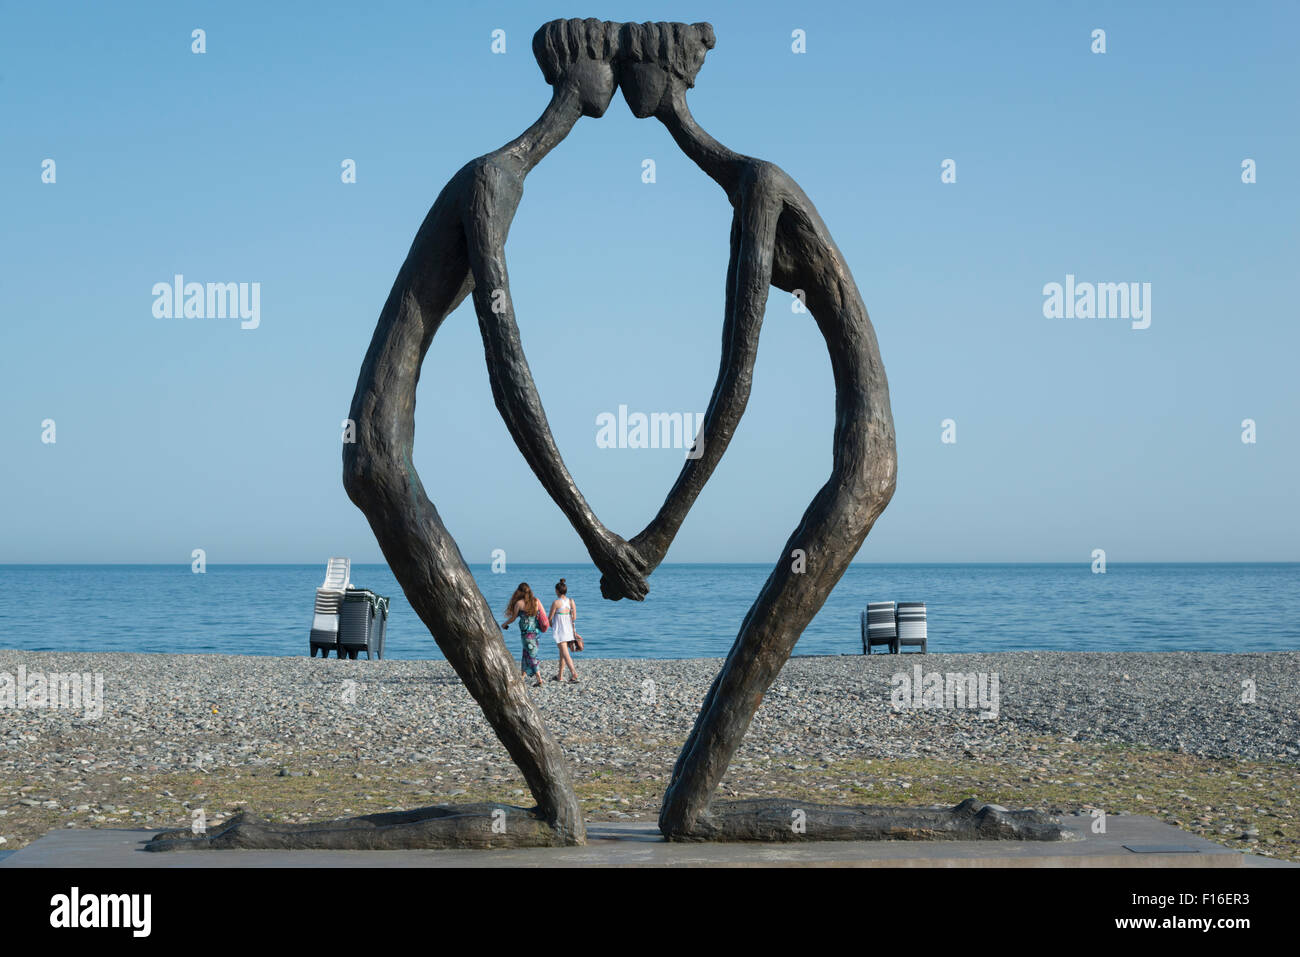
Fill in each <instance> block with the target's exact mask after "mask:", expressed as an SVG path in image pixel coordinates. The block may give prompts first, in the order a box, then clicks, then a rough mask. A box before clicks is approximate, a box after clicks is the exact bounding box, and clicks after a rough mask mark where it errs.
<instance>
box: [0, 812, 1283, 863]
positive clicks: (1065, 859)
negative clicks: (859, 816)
mask: <svg viewBox="0 0 1300 957" xmlns="http://www.w3.org/2000/svg"><path fill="white" fill-rule="evenodd" d="M1062 824H1063V825H1064V827H1065V828H1066V830H1068V831H1070V832H1071V833H1072V834H1074V835H1075V837H1076V839H1075V840H1069V841H828V842H815V841H810V842H806V843H789V842H784V843H781V844H755V843H713V844H710V843H672V842H669V841H665V840H664V839H663V837H662V836H661V835H660V833H659V829H658V827H656V826H655V824H654V822H652V821H645V822H617V823H601V822H588V824H587V844H586V846H585V847H540V848H514V849H510V848H506V849H502V850H495V851H491V852H487V853H485V852H483V851H481V850H434V851H291V850H267V851H241V850H235V851H228V852H226V853H222V854H148V853H145V852H144V851H143V847H144V844H145V842H147V841H148V840H149V839H150V838H152V837H153V836H154V834H156V833H157V832H156V831H128V830H85V829H76V830H57V831H50V832H49V833H48V834H46V835H45V836H44V837H42V838H40V839H39V840H37V841H35V842H33V843H32V844H30V845H28V846H27V847H24V848H22V849H21V850H18V851H16V852H15V853H13V854H11V855H10V856H9V857H7V858H5V859H4V860H0V868H14V867H64V868H75V869H77V870H80V869H83V868H98V867H107V868H147V869H153V868H191V867H197V868H217V869H226V868H243V867H255V868H257V867H273V868H278V867H340V868H349V867H467V868H468V867H489V868H490V867H511V868H514V867H944V868H950V867H955V868H975V867H1133V868H1163V869H1167V868H1182V867H1191V868H1206V867H1214V868H1221V867H1226V868H1236V867H1296V866H1297V865H1294V864H1290V863H1287V862H1283V861H1275V860H1271V859H1269V858H1266V857H1260V856H1256V855H1252V854H1243V853H1241V852H1240V851H1236V850H1233V849H1231V848H1228V847H1224V846H1223V845H1221V844H1215V843H1213V842H1211V841H1207V840H1205V839H1204V838H1201V837H1198V836H1196V835H1195V834H1190V833H1188V832H1186V831H1181V830H1179V829H1178V828H1176V827H1173V826H1171V825H1168V824H1165V823H1164V822H1163V821H1159V820H1156V819H1155V818H1151V817H1138V816H1128V815H1123V816H1120V815H1111V816H1109V817H1108V818H1107V819H1106V833H1105V834H1093V833H1092V829H1091V825H1092V818H1091V817H1088V816H1086V815H1085V816H1079V817H1074V816H1072V815H1067V816H1065V817H1064V818H1062ZM1132 848H1138V850H1133V849H1132Z"/></svg>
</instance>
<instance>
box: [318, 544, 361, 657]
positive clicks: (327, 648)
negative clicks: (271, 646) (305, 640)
mask: <svg viewBox="0 0 1300 957" xmlns="http://www.w3.org/2000/svg"><path fill="white" fill-rule="evenodd" d="M351 583H352V560H351V559H350V558H331V559H330V560H329V564H328V565H327V566H326V567H325V582H324V583H323V584H322V585H321V586H320V588H317V589H316V609H315V613H314V615H313V616H312V620H311V639H310V641H311V656H312V657H313V658H315V657H316V652H317V651H319V652H320V653H321V657H322V658H328V657H329V656H330V652H331V651H337V650H338V647H339V615H340V612H342V610H343V597H344V595H346V594H347V590H348V585H350V584H351Z"/></svg>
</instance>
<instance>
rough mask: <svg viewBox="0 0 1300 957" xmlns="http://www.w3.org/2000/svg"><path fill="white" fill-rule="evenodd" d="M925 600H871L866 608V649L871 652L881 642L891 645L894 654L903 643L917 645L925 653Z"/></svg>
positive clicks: (890, 648) (864, 618) (864, 611)
mask: <svg viewBox="0 0 1300 957" xmlns="http://www.w3.org/2000/svg"><path fill="white" fill-rule="evenodd" d="M926 642H927V634H926V620H925V602H923V601H904V602H898V603H897V604H895V603H894V602H892V601H873V602H868V603H867V607H866V608H865V609H864V610H863V612H862V653H863V654H864V655H869V654H871V649H872V648H874V647H876V646H878V645H885V646H887V647H888V648H889V653H890V654H891V655H896V654H899V653H900V652H901V650H902V647H903V645H911V646H917V645H919V646H920V648H921V653H922V654H925V653H926V651H927V644H926Z"/></svg>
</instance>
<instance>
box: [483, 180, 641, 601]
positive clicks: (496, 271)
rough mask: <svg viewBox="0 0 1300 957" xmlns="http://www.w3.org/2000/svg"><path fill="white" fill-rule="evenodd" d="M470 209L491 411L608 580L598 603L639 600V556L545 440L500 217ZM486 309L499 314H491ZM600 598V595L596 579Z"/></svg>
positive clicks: (552, 441)
mask: <svg viewBox="0 0 1300 957" xmlns="http://www.w3.org/2000/svg"><path fill="white" fill-rule="evenodd" d="M471 208H472V209H473V210H475V212H476V213H477V214H476V215H473V214H472V215H469V216H467V217H466V222H465V238H466V245H467V251H468V254H469V263H470V271H471V274H472V275H473V279H474V294H473V295H474V309H475V312H477V314H478V320H479V329H480V331H481V332H482V335H483V348H484V352H485V353H486V356H487V366H488V376H489V379H490V380H491V383H492V396H493V398H494V399H495V400H496V406H497V409H498V411H500V413H501V417H502V418H503V419H504V420H505V423H506V427H507V428H508V429H509V430H510V435H511V436H512V437H513V438H514V440H515V444H516V445H517V446H518V447H519V451H520V452H522V453H523V455H524V458H525V459H526V460H527V462H528V465H529V467H530V468H532V470H533V472H534V473H535V474H536V475H537V478H538V479H539V480H540V481H541V483H542V486H543V487H544V488H545V489H546V491H547V494H549V495H550V496H551V498H552V499H553V500H554V501H555V504H556V505H558V506H559V507H560V510H561V511H563V512H564V514H565V516H566V517H567V518H568V519H569V522H570V524H572V525H573V528H574V530H575V531H577V533H578V536H579V537H580V538H581V539H582V542H583V544H584V545H585V546H586V547H587V551H588V553H589V554H590V555H591V558H592V561H593V562H594V563H595V564H596V567H597V568H599V569H600V570H601V571H602V572H604V573H605V576H606V577H607V578H609V579H610V586H611V587H610V591H609V593H607V594H606V597H612V598H624V597H627V598H635V599H637V600H640V599H642V598H644V597H645V595H646V593H647V592H648V591H649V588H648V586H647V585H646V583H645V578H644V575H643V574H642V573H641V570H640V567H641V564H642V563H641V561H640V559H639V557H638V556H637V555H636V553H635V552H634V551H633V549H632V548H631V546H629V545H628V543H627V542H625V541H623V539H622V538H620V537H619V536H617V535H615V534H614V533H613V532H611V531H610V530H609V529H607V528H606V527H605V526H604V525H602V524H601V522H600V521H599V519H597V518H596V515H595V513H594V512H593V511H592V510H591V508H590V506H588V504H587V501H586V499H584V498H583V496H582V493H581V492H579V491H578V487H577V485H576V484H575V483H574V481H573V478H572V476H571V475H570V474H569V470H568V468H566V467H565V465H564V460H563V458H562V457H561V456H560V450H559V449H558V448H557V447H556V445H555V439H554V438H553V436H552V435H551V428H550V424H549V423H548V422H547V421H546V413H545V412H544V411H543V410H542V402H541V399H540V397H539V396H538V394H537V387H536V385H535V383H534V381H533V376H532V372H531V371H530V370H529V368H528V361H527V359H526V358H525V357H524V349H523V344H522V343H521V342H520V339H519V327H518V325H516V323H515V318H514V314H513V305H512V303H511V300H510V280H509V276H508V274H507V272H506V262H505V236H504V231H502V230H501V229H500V227H499V223H500V219H501V218H500V217H499V216H492V215H486V216H485V215H482V214H481V212H480V211H481V210H482V208H483V204H481V203H473V204H472V205H471ZM494 306H495V308H496V309H497V310H500V311H494ZM615 583H617V588H615V587H614V585H615ZM615 592H617V593H615ZM602 593H605V581H604V579H602Z"/></svg>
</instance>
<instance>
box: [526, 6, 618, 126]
mask: <svg viewBox="0 0 1300 957" xmlns="http://www.w3.org/2000/svg"><path fill="white" fill-rule="evenodd" d="M618 26H619V25H618V24H617V23H609V22H606V21H603V20H597V19H595V18H592V17H589V18H588V19H586V20H552V21H551V22H550V23H546V24H543V25H542V27H541V28H540V29H539V30H538V31H537V32H536V33H534V34H533V56H534V57H536V58H537V65H538V66H540V67H541V68H542V76H544V77H545V78H546V82H547V83H549V84H550V85H551V86H553V87H555V88H556V89H557V90H558V89H560V88H561V87H564V86H568V87H570V88H572V89H573V90H574V91H575V92H576V93H577V94H578V100H579V102H580V103H581V104H582V115H583V116H594V117H599V116H603V115H604V114H605V110H606V109H608V107H609V101H610V100H611V99H613V98H614V89H615V86H616V84H615V82H614V65H613V60H614V53H615V50H616V49H617V46H618Z"/></svg>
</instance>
